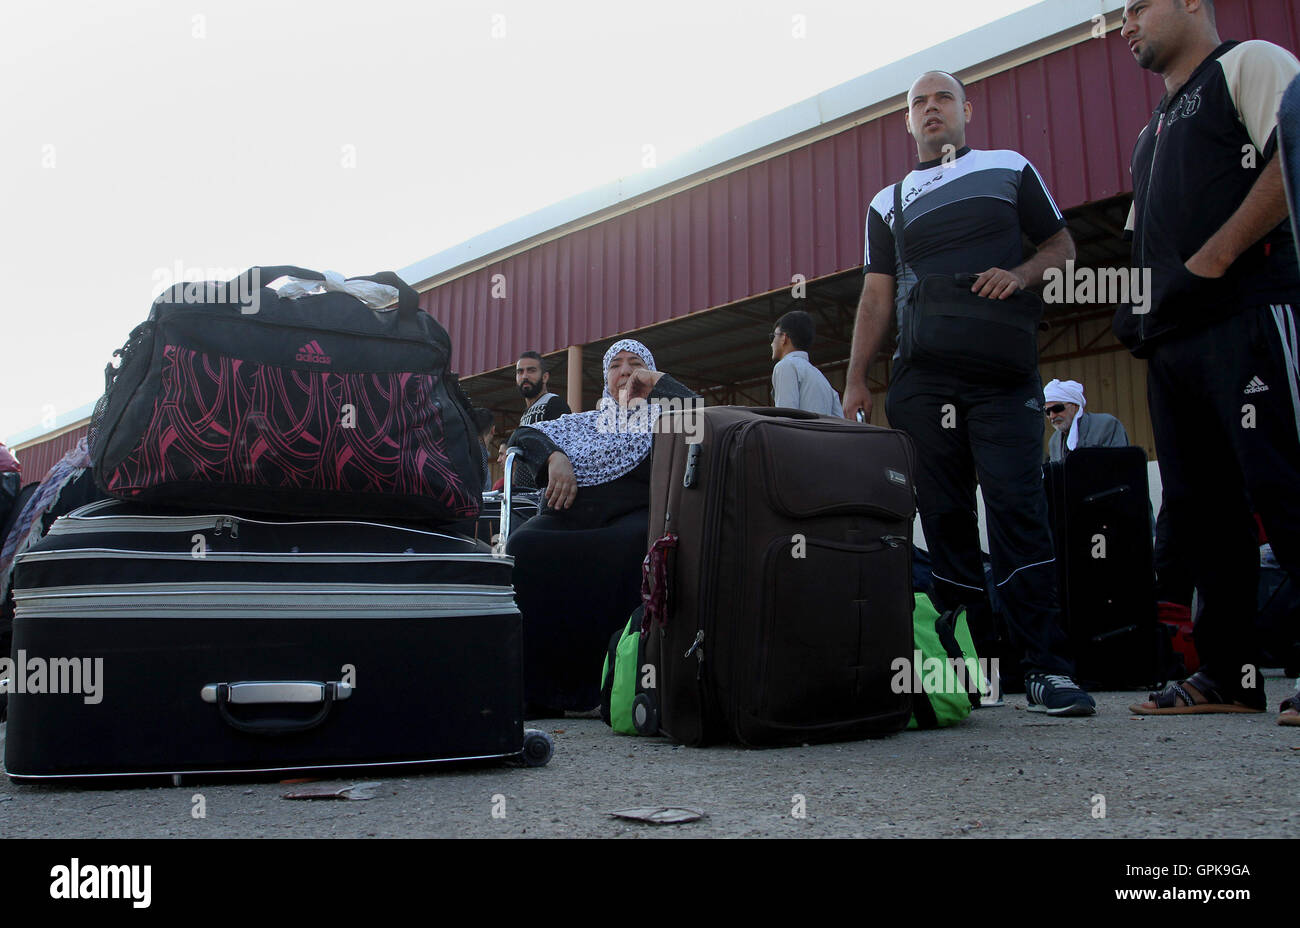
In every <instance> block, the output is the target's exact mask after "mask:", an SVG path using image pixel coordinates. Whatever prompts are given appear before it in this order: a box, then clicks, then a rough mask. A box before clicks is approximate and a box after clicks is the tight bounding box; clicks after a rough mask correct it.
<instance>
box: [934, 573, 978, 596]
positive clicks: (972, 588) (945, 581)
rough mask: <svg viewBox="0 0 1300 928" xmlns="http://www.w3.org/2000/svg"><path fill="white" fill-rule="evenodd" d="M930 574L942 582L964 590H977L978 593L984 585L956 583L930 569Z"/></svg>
mask: <svg viewBox="0 0 1300 928" xmlns="http://www.w3.org/2000/svg"><path fill="white" fill-rule="evenodd" d="M930 576H931V577H934V579H936V580H942V581H943V582H944V583H951V584H952V585H953V586H959V587H961V588H963V589H966V590H977V591H978V592H980V593H983V592H984V587H982V586H971V585H969V584H967V583H958V582H957V581H956V580H949V579H948V578H947V577H941V576H939V575H938V574H936V573H935V572H934V571H933V570H931V571H930Z"/></svg>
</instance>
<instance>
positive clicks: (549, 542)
mask: <svg viewBox="0 0 1300 928" xmlns="http://www.w3.org/2000/svg"><path fill="white" fill-rule="evenodd" d="M602 367H603V369H604V371H605V389H604V394H603V395H602V396H601V399H600V403H599V404H598V405H597V408H596V409H595V411H592V412H582V413H571V414H569V415H566V416H561V417H560V418H559V419H555V420H552V421H550V422H538V423H536V424H534V425H531V426H522V427H520V428H519V429H516V430H515V433H514V434H513V435H511V436H510V441H509V444H510V445H513V446H516V447H518V448H519V449H520V451H521V458H522V463H523V466H525V467H527V468H528V469H529V470H530V471H531V472H532V473H534V474H535V475H536V478H537V485H538V486H541V485H542V484H543V483H545V484H546V490H545V492H544V493H543V497H542V498H543V500H544V502H545V507H544V508H543V509H542V512H541V514H540V515H537V516H535V517H534V518H532V519H530V520H529V521H528V522H527V523H525V524H524V525H523V526H521V527H520V528H519V529H518V530H517V531H515V532H512V533H511V536H510V540H509V543H508V544H507V546H506V550H507V552H508V553H509V554H511V555H512V556H513V557H514V558H515V570H514V584H515V598H516V600H517V601H518V603H519V611H520V612H522V613H523V617H524V694H525V698H526V700H527V703H528V706H527V708H526V715H527V716H528V717H530V718H548V717H552V718H553V717H557V716H561V715H563V710H565V709H576V710H588V709H591V708H593V707H595V706H596V705H597V704H598V703H599V702H600V689H599V686H598V684H599V681H600V676H599V673H598V671H599V667H600V660H601V657H602V655H603V654H604V653H605V651H606V649H607V647H608V645H609V638H610V635H612V634H613V633H614V631H615V630H616V629H618V628H621V627H622V626H623V624H624V623H625V622H627V617H628V615H629V614H630V613H631V612H632V610H633V609H635V608H636V607H637V605H638V604H639V603H640V601H641V560H642V558H644V557H645V552H646V532H647V530H648V521H649V511H650V510H649V507H650V447H651V445H652V443H653V440H654V431H655V422H656V420H657V418H658V415H659V406H658V404H656V403H655V400H656V399H668V398H676V399H688V398H695V397H696V396H697V394H695V393H694V392H692V391H691V390H690V389H688V388H687V387H684V386H683V385H682V384H680V383H678V382H677V381H676V380H674V379H673V378H672V377H671V376H669V375H668V374H665V373H663V372H662V371H659V370H657V369H656V368H655V361H654V356H653V355H652V354H651V353H650V350H649V349H648V348H646V346H645V345H643V344H641V343H640V342H638V341H636V340H634V339H630V338H628V339H622V340H621V341H618V342H615V343H614V344H613V345H611V346H610V348H609V350H608V351H607V352H605V357H604V362H603V364H602Z"/></svg>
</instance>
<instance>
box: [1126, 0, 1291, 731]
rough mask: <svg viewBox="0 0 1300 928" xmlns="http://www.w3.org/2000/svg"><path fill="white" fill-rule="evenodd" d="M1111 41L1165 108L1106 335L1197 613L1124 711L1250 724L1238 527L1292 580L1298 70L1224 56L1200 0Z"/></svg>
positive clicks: (1262, 54)
mask: <svg viewBox="0 0 1300 928" xmlns="http://www.w3.org/2000/svg"><path fill="white" fill-rule="evenodd" d="M1120 35H1121V37H1122V38H1123V40H1124V41H1125V43H1126V44H1127V45H1128V47H1129V51H1130V52H1131V53H1132V54H1133V57H1134V58H1135V59H1136V61H1137V63H1138V65H1139V66H1140V67H1142V68H1144V69H1146V70H1148V71H1152V72H1154V73H1156V74H1159V75H1160V76H1161V78H1163V80H1164V84H1165V90H1166V93H1165V96H1164V98H1163V99H1162V100H1161V101H1160V105H1159V106H1158V107H1157V109H1156V111H1155V113H1154V114H1153V115H1152V117H1151V121H1150V123H1149V124H1148V125H1147V127H1146V128H1145V129H1144V130H1143V131H1142V133H1141V134H1140V135H1139V136H1138V140H1137V144H1136V146H1135V148H1134V150H1133V161H1132V171H1133V210H1132V212H1131V213H1130V217H1129V229H1130V231H1131V233H1132V238H1133V264H1134V266H1135V267H1138V268H1141V269H1144V270H1149V272H1150V277H1151V285H1150V290H1151V294H1150V297H1149V299H1148V300H1147V301H1145V306H1142V307H1137V308H1138V309H1143V308H1145V309H1147V310H1148V311H1147V312H1134V310H1133V309H1132V308H1129V307H1121V308H1120V309H1119V310H1118V311H1117V312H1116V314H1115V321H1114V328H1115V334H1116V336H1118V337H1119V339H1120V341H1122V342H1123V343H1124V344H1125V345H1126V346H1127V347H1128V348H1129V349H1130V350H1131V351H1133V353H1134V354H1135V355H1137V356H1138V357H1144V358H1147V359H1148V362H1149V363H1148V365H1147V398H1148V401H1149V403H1150V407H1151V424H1152V427H1153V430H1154V432H1155V440H1156V452H1157V455H1158V457H1159V461H1160V479H1161V484H1162V485H1163V488H1164V499H1165V512H1166V513H1167V514H1168V517H1169V520H1170V537H1171V539H1172V541H1173V544H1174V547H1175V549H1176V553H1177V555H1178V557H1179V558H1180V559H1182V560H1184V561H1185V562H1186V566H1187V567H1189V568H1190V571H1189V573H1190V574H1191V575H1192V576H1194V577H1195V578H1196V587H1197V590H1198V592H1199V594H1200V597H1201V602H1202V605H1203V611H1202V612H1201V614H1200V616H1199V617H1198V618H1197V622H1196V650H1197V653H1198V654H1199V656H1200V658H1201V662H1202V663H1201V667H1200V670H1199V671H1198V672H1197V673H1195V674H1193V675H1192V676H1191V677H1190V678H1188V679H1187V680H1184V681H1182V682H1180V683H1175V684H1172V685H1170V686H1169V687H1168V688H1167V689H1166V690H1165V691H1164V692H1162V693H1158V694H1156V693H1153V694H1152V695H1151V696H1150V697H1149V698H1148V699H1147V701H1146V702H1144V703H1141V704H1139V705H1136V706H1133V707H1132V709H1133V711H1134V712H1139V713H1143V714H1151V715H1164V714H1179V715H1182V714H1188V713H1196V714H1201V713H1212V712H1261V711H1263V710H1264V708H1265V698H1264V689H1263V681H1262V679H1261V678H1260V675H1259V673H1258V669H1257V667H1258V661H1259V656H1260V648H1259V641H1258V639H1257V636H1256V632H1255V624H1254V618H1255V613H1256V597H1257V595H1258V588H1259V549H1258V538H1257V535H1256V531H1255V524H1254V520H1253V519H1252V516H1251V513H1252V511H1253V512H1256V513H1258V514H1259V516H1260V519H1261V520H1262V522H1263V523H1264V531H1265V532H1266V533H1267V534H1268V540H1269V542H1270V544H1272V546H1273V552H1274V554H1275V555H1276V557H1277V559H1278V561H1279V563H1280V564H1281V565H1282V566H1283V568H1285V569H1287V570H1288V571H1289V572H1290V573H1291V574H1292V576H1293V577H1295V578H1297V580H1300V392H1298V390H1297V384H1298V381H1300V363H1298V361H1297V355H1298V354H1300V340H1298V339H1297V320H1296V318H1295V313H1294V312H1293V310H1292V305H1293V304H1296V303H1300V270H1298V269H1297V261H1296V251H1295V244H1294V240H1293V237H1292V234H1291V228H1290V226H1289V224H1288V223H1287V213H1288V210H1287V205H1286V197H1285V194H1284V189H1283V182H1282V172H1281V169H1280V166H1279V165H1280V162H1279V159H1278V158H1277V157H1276V156H1275V154H1276V148H1277V113H1278V107H1279V105H1280V104H1281V102H1282V94H1283V92H1284V91H1285V90H1286V88H1287V86H1288V84H1290V82H1291V81H1292V80H1293V79H1294V78H1295V76H1296V75H1297V74H1300V62H1297V61H1296V58H1295V56H1294V55H1292V54H1291V53H1290V52H1288V51H1286V50H1285V49H1282V48H1279V47H1278V46H1276V45H1273V44H1272V43H1270V42H1262V41H1251V42H1240V43H1238V42H1221V41H1220V39H1219V33H1218V30H1217V28H1216V27H1215V17H1214V4H1213V3H1212V2H1211V0H1129V2H1128V3H1127V4H1126V5H1125V10H1124V28H1123V29H1122V30H1121V33H1120ZM1298 708H1300V706H1298ZM1283 720H1285V715H1284V719H1283Z"/></svg>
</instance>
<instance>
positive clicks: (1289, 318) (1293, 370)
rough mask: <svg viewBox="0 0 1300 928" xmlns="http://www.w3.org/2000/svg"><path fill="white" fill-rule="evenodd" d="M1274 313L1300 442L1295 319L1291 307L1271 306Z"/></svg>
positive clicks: (1299, 361) (1298, 353)
mask: <svg viewBox="0 0 1300 928" xmlns="http://www.w3.org/2000/svg"><path fill="white" fill-rule="evenodd" d="M1269 309H1271V310H1272V311H1273V322H1274V323H1275V324H1276V325H1277V334H1278V338H1279V339H1280V340H1281V342H1282V359H1283V365H1282V366H1283V367H1285V368H1286V381H1287V386H1288V387H1290V389H1291V412H1292V414H1293V415H1294V416H1295V430H1296V439H1297V440H1300V386H1298V385H1297V380H1300V368H1298V367H1297V364H1298V363H1300V357H1297V355H1300V351H1297V346H1296V331H1295V317H1294V316H1293V315H1292V312H1291V307H1290V305H1286V306H1270V307H1269Z"/></svg>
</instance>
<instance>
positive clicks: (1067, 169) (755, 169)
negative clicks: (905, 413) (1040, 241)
mask: <svg viewBox="0 0 1300 928" xmlns="http://www.w3.org/2000/svg"><path fill="white" fill-rule="evenodd" d="M1218 10H1219V14H1218V19H1219V31H1220V33H1221V34H1222V35H1223V36H1225V37H1231V38H1238V39H1248V38H1266V39H1268V40H1270V41H1273V42H1277V43H1279V44H1281V45H1284V46H1286V47H1287V48H1289V49H1291V50H1292V51H1294V50H1295V49H1296V48H1297V47H1298V46H1300V42H1297V36H1298V35H1300V0H1219V3H1218ZM935 65H936V67H942V66H943V62H935ZM969 91H970V97H971V100H972V102H973V103H974V106H975V116H974V119H973V121H972V123H971V127H970V130H969V133H968V141H969V142H970V144H971V145H972V146H973V147H976V148H1012V149H1016V150H1018V151H1020V152H1022V153H1023V154H1024V155H1025V156H1026V157H1027V158H1029V159H1030V160H1031V161H1032V162H1034V164H1035V165H1036V166H1037V167H1038V169H1039V171H1040V172H1041V173H1042V174H1043V177H1044V179H1045V180H1046V181H1047V184H1048V187H1049V189H1051V190H1052V193H1053V195H1054V196H1055V197H1056V200H1057V203H1058V204H1059V205H1060V207H1061V208H1062V209H1069V208H1071V207H1074V206H1078V205H1081V204H1083V203H1089V202H1093V201H1096V200H1102V199H1105V198H1107V197H1111V196H1115V195H1117V194H1120V193H1123V192H1126V191H1128V190H1129V189H1131V188H1130V186H1129V182H1128V161H1129V154H1130V152H1131V150H1132V146H1133V141H1134V140H1135V139H1136V137H1137V134H1138V132H1139V131H1140V130H1141V128H1142V126H1143V125H1145V124H1146V121H1147V119H1148V118H1149V117H1150V114H1151V111H1152V110H1153V109H1154V108H1155V106H1156V104H1157V102H1158V101H1159V98H1160V96H1161V94H1162V92H1163V87H1162V85H1161V84H1160V82H1159V81H1158V80H1157V79H1156V78H1154V77H1153V76H1151V75H1149V74H1147V73H1146V72H1144V71H1140V70H1139V69H1138V67H1137V66H1136V65H1135V64H1134V62H1133V59H1132V56H1131V55H1130V53H1129V51H1128V47H1127V45H1126V44H1125V43H1124V42H1123V40H1122V39H1121V38H1120V37H1119V34H1118V32H1112V33H1110V34H1109V35H1108V36H1107V37H1106V38H1105V39H1103V40H1096V41H1088V42H1083V43H1081V44H1078V45H1074V46H1071V47H1070V48H1067V49H1063V50H1061V51H1059V52H1055V53H1053V54H1051V55H1048V56H1046V57H1044V58H1040V59H1037V60H1035V61H1032V62H1029V63H1027V64H1024V65H1021V66H1019V67H1017V68H1013V69H1012V70H1010V71H1006V72H1003V73H1001V74H997V75H995V76H993V77H991V78H988V79H987V80H983V81H980V82H978V83H974V84H972V85H971V86H970V88H969ZM914 160H915V148H914V147H913V145H912V142H911V139H910V138H909V137H908V136H907V134H906V132H905V129H904V127H903V116H902V114H901V113H897V114H893V115H890V116H887V117H885V118H883V119H877V120H875V121H873V122H870V123H866V124H864V125H861V126H857V127H855V128H853V129H851V130H848V131H846V132H842V133H839V134H838V135H834V136H831V137H830V138H826V139H822V140H820V141H817V142H814V143H812V144H811V145H808V146H806V147H804V148H801V149H798V150H796V151H793V152H789V153H787V154H784V155H781V156H779V157H775V158H771V159H769V160H767V161H764V162H762V163H760V164H756V165H753V166H751V167H748V168H746V169H744V170H741V171H736V172H734V173H731V174H728V175H726V176H725V177H721V178H718V179H717V180H713V181H710V182H708V183H706V184H701V185H700V186H697V187H693V188H691V189H690V190H686V191H684V192H682V193H679V194H676V195H674V196H671V197H668V198H665V199H663V200H660V201H658V202H656V203H651V204H648V205H646V206H644V207H641V208H639V209H635V210H632V211H630V212H627V213H624V214H622V215H620V216H617V217H614V218H613V219H610V220H607V221H605V222H602V223H599V224H597V225H595V226H592V227H590V228H587V229H582V230H580V231H577V232H573V233H571V234H569V235H566V236H564V237H562V238H560V239H557V240H556V241H553V242H548V243H547V244H544V245H541V246H538V247H537V248H533V249H531V250H529V251H527V252H525V253H523V254H520V255H516V256H513V257H510V258H507V259H506V260H504V261H501V262H499V263H497V264H494V265H492V266H490V267H487V268H484V269H482V270H480V271H477V272H475V273H473V274H469V275H467V276H465V277H462V278H459V279H457V280H453V281H451V282H449V283H446V284H444V285H442V286H440V287H437V288H435V289H433V290H430V291H428V292H427V293H425V294H424V295H423V296H422V297H421V305H423V306H424V308H425V309H427V310H428V311H429V312H431V313H433V315H434V316H435V317H436V318H437V319H438V320H439V321H441V322H442V323H443V324H444V325H445V326H446V327H447V329H448V331H450V332H451V334H452V339H453V343H454V346H455V347H454V355H453V360H454V364H455V366H456V368H457V369H459V370H460V371H461V372H462V374H463V375H466V376H468V375H470V374H475V373H479V372H482V371H486V370H491V369H493V368H497V367H501V366H503V365H506V364H509V363H511V362H512V361H514V359H515V358H516V357H517V356H518V354H519V352H521V351H525V350H528V349H535V350H539V351H542V352H543V353H545V352H550V351H555V350H558V349H561V348H564V347H566V346H567V345H573V344H584V343H586V342H590V341H595V340H597V339H600V338H605V337H608V336H611V335H615V334H617V333H620V332H627V331H631V330H633V329H638V328H641V327H643V326H646V325H650V324H652V323H655V322H664V321H667V320H669V319H674V318H676V317H678V316H682V315H685V314H686V313H690V312H695V311H698V310H702V309H708V308H711V307H714V306H719V305H722V304H725V303H731V302H735V301H737V300H741V299H744V298H746V297H750V296H754V295H756V294H760V293H766V292H768V291H771V290H776V289H779V288H781V287H788V286H789V285H790V280H791V277H792V276H793V275H794V274H803V275H804V276H805V277H806V278H808V279H812V278H816V277H822V276H825V275H827V274H833V273H835V272H837V271H843V270H847V269H849V268H853V267H858V266H860V265H861V264H862V247H863V241H862V235H863V233H862V228H863V217H864V215H865V210H866V205H867V203H868V202H869V200H870V199H871V197H873V196H874V195H875V194H876V192H877V191H879V190H880V189H881V188H882V187H884V186H885V185H886V184H888V183H891V182H892V181H893V180H896V179H897V178H898V177H900V176H902V174H904V173H905V172H906V171H907V170H909V169H910V168H911V166H912V163H913V162H914ZM497 274H500V275H502V277H503V278H504V285H505V294H506V295H505V298H504V299H493V298H492V296H491V294H492V287H493V278H494V275H497Z"/></svg>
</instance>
